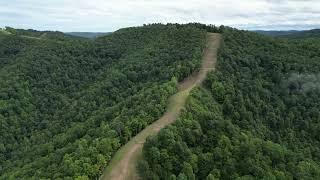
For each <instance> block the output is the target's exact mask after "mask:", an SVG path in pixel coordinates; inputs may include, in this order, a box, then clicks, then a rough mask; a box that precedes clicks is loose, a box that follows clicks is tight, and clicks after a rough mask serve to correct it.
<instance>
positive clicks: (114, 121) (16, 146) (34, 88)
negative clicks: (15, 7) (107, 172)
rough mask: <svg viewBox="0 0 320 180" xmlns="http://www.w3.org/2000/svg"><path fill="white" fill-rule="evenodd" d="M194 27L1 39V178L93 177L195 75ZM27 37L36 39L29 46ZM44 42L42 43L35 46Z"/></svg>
mask: <svg viewBox="0 0 320 180" xmlns="http://www.w3.org/2000/svg"><path fill="white" fill-rule="evenodd" d="M199 26H200V25H198V24H189V25H176V24H169V25H161V24H154V25H146V26H143V27H136V28H126V29H121V30H119V31H116V32H114V33H112V34H111V35H108V36H105V37H100V38H97V39H95V40H85V39H78V38H73V37H72V36H70V37H69V36H66V35H65V34H63V33H59V32H39V31H31V30H17V29H12V28H11V29H10V28H7V29H8V32H10V33H11V35H2V34H0V43H1V44H2V46H1V47H0V57H1V59H0V125H1V128H0V179H48V178H49V179H62V178H63V179H94V178H97V177H99V175H100V173H101V171H102V170H103V168H104V167H106V165H107V164H108V162H109V161H110V159H111V157H112V156H113V154H114V153H115V152H116V151H117V150H118V149H119V147H120V146H121V145H123V144H125V143H126V142H127V141H128V140H129V139H130V138H131V137H133V136H134V135H136V134H137V133H138V132H140V131H141V130H142V129H143V128H144V127H146V126H147V125H148V124H150V123H152V122H153V121H155V120H156V119H158V118H159V116H161V115H162V114H163V113H164V111H165V107H166V105H167V102H168V98H169V97H170V96H171V95H172V94H174V93H175V92H176V88H177V87H176V84H177V81H180V80H182V79H183V78H185V77H186V76H189V75H190V74H191V73H192V72H193V71H195V70H197V69H198V68H199V65H200V62H201V54H202V50H203V48H204V45H205V37H206V31H205V30H202V29H201V28H198V27H199ZM30 37H34V38H30ZM39 39H41V40H39Z"/></svg>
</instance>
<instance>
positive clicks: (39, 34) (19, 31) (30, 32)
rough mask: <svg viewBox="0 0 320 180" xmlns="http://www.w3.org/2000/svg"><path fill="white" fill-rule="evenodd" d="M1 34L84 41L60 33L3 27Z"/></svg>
mask: <svg viewBox="0 0 320 180" xmlns="http://www.w3.org/2000/svg"><path fill="white" fill-rule="evenodd" d="M0 33H1V34H5V35H16V36H20V37H23V38H33V39H47V40H48V39H50V40H59V41H65V40H71V39H84V38H81V37H79V36H72V35H69V34H65V33H63V32H60V31H37V30H34V29H15V28H12V27H5V28H4V29H2V28H1V29H0Z"/></svg>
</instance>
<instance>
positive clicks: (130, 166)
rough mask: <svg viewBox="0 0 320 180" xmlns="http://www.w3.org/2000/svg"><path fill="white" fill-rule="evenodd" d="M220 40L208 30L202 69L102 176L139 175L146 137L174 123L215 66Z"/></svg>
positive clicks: (126, 179) (126, 178)
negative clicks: (139, 165)
mask: <svg viewBox="0 0 320 180" xmlns="http://www.w3.org/2000/svg"><path fill="white" fill-rule="evenodd" d="M221 40H222V36H221V35H220V34H217V33H208V35H207V47H206V49H205V51H204V54H203V58H202V65H201V69H200V71H199V72H196V73H193V74H192V75H191V76H189V77H188V78H186V79H184V80H183V81H182V82H180V83H179V85H178V89H179V90H178V92H177V93H176V94H175V95H173V96H172V97H170V99H169V105H168V108H167V112H166V113H165V114H164V115H163V116H162V117H161V118H160V119H158V120H157V121H155V122H154V123H152V124H151V125H149V126H148V127H146V128H145V129H144V130H142V131H141V132H140V133H139V134H137V135H136V136H135V137H133V138H132V139H131V140H130V141H129V142H128V143H127V144H125V145H124V146H122V147H121V148H120V149H119V150H118V151H117V153H116V154H115V155H114V157H113V159H112V160H111V162H110V163H109V165H108V167H107V168H106V169H105V171H104V173H103V175H102V176H101V177H100V179H102V180H132V179H139V177H138V175H137V173H136V165H137V162H138V160H139V158H140V157H141V152H142V147H143V144H144V142H145V140H146V138H147V137H148V136H150V135H154V134H156V133H158V132H159V131H160V130H161V129H162V128H164V127H165V126H167V125H169V124H171V123H173V122H174V121H175V120H176V119H177V118H178V116H179V114H180V111H181V109H182V108H183V107H184V104H185V101H186V99H187V97H188V95H189V93H190V91H191V90H192V89H193V88H194V87H196V86H199V85H200V84H201V83H202V82H203V80H204V79H205V78H206V75H207V73H208V72H209V71H212V70H214V69H215V65H216V61H217V52H218V48H219V47H220V43H221Z"/></svg>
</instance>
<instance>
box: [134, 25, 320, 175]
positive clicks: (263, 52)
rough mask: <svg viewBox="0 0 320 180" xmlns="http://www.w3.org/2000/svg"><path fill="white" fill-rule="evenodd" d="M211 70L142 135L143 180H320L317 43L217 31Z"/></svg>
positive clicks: (319, 57) (313, 39) (319, 45)
mask: <svg viewBox="0 0 320 180" xmlns="http://www.w3.org/2000/svg"><path fill="white" fill-rule="evenodd" d="M222 34H223V37H224V42H223V45H222V47H221V48H220V51H219V57H218V65H217V70H216V71H215V72H212V73H210V74H209V75H208V77H207V79H206V81H205V83H204V84H203V85H202V87H199V88H195V89H194V90H193V91H192V94H191V96H190V97H189V98H188V100H187V104H186V107H185V109H184V110H183V112H182V114H181V116H180V118H179V119H178V120H177V121H176V122H175V123H174V124H172V125H170V126H168V127H166V128H164V129H162V130H161V131H160V132H159V134H158V135H156V136H153V137H150V138H148V140H147V142H146V143H145V145H144V148H143V160H142V161H141V162H140V163H139V166H138V171H139V174H140V176H142V177H143V179H155V180H158V179H170V180H175V179H177V180H195V179H199V180H203V179H206V180H213V179H230V180H231V179H238V180H244V179H245V180H253V179H265V180H267V179H268V180H276V179H288V180H291V179H296V180H298V179H299V180H300V179H305V180H311V179H320V111H319V109H320V74H319V72H320V42H319V40H318V39H317V38H316V37H313V36H310V34H309V35H308V36H307V38H274V37H267V36H264V35H259V34H257V33H254V32H248V31H240V30H237V29H232V28H228V27H226V28H224V29H223V32H222Z"/></svg>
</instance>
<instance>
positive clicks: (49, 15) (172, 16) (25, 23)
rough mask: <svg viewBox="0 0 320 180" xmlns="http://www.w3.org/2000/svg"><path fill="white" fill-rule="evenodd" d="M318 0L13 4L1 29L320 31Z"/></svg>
mask: <svg viewBox="0 0 320 180" xmlns="http://www.w3.org/2000/svg"><path fill="white" fill-rule="evenodd" d="M319 18H320V2H319V1H316V0H305V1H303V0H277V1H275V0H244V1H241V2H237V3H234V2H232V0H214V1H210V0H198V1H196V0H188V1H182V0H177V1H169V0H161V1H160V0H149V1H146V0H135V1H128V0H110V1H108V2H105V1H103V0H91V1H88V0H78V1H74V0H48V1H45V2H38V1H36V0H11V1H7V2H0V27H4V26H10V27H13V28H18V29H36V30H39V31H44V30H50V31H61V32H114V31H115V30H118V29H121V28H125V27H132V26H139V25H143V24H150V23H179V24H185V23H188V22H199V23H203V24H215V25H217V26H219V25H225V26H230V27H234V28H237V29H242V30H268V31H270V30H280V31H283V30H286V31H287V30H308V29H317V28H320V21H319V20H318V19H319Z"/></svg>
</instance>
